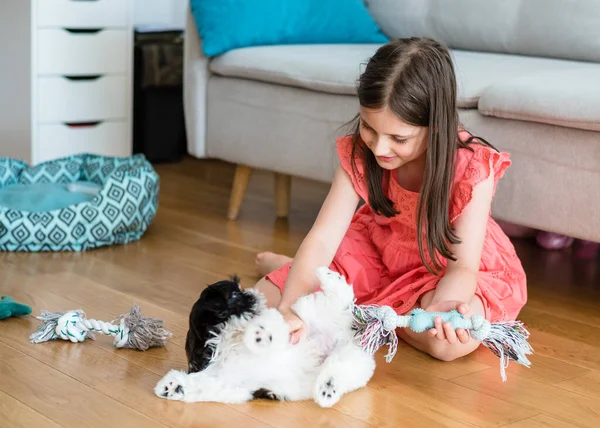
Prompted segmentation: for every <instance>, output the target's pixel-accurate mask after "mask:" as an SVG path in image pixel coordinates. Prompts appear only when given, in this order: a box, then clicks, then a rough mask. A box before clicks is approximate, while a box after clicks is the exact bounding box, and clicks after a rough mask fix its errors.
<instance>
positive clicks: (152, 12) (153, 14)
mask: <svg viewBox="0 0 600 428" xmlns="http://www.w3.org/2000/svg"><path fill="white" fill-rule="evenodd" d="M188 1H189V0H135V25H136V26H161V27H176V28H181V29H183V28H184V27H185V10H186V7H187V4H188Z"/></svg>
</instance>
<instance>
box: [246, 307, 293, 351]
mask: <svg viewBox="0 0 600 428" xmlns="http://www.w3.org/2000/svg"><path fill="white" fill-rule="evenodd" d="M288 337H289V329H288V326H287V323H286V322H285V320H284V319H283V316H282V315H281V313H279V311H278V310H276V309H268V310H267V311H265V312H264V313H263V314H261V315H259V316H257V317H256V318H254V319H253V320H252V321H251V322H250V323H249V324H248V327H247V328H246V331H245V333H244V343H245V344H246V346H247V347H248V349H249V350H250V351H252V352H265V351H266V350H268V349H272V348H280V347H282V346H285V345H286V344H287V343H288Z"/></svg>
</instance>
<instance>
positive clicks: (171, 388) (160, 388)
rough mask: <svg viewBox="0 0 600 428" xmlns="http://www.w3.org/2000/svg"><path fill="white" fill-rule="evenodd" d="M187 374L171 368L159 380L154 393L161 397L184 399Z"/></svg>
mask: <svg viewBox="0 0 600 428" xmlns="http://www.w3.org/2000/svg"><path fill="white" fill-rule="evenodd" d="M186 376H187V375H186V374H185V373H184V372H182V371H179V370H171V371H170V372H169V373H167V374H166V375H165V376H164V377H163V378H162V379H161V380H159V381H158V383H157V384H156V387H155V388H154V393H155V394H156V395H157V396H158V397H160V398H166V399H167V400H178V401H183V398H184V394H185V390H184V384H185V378H186Z"/></svg>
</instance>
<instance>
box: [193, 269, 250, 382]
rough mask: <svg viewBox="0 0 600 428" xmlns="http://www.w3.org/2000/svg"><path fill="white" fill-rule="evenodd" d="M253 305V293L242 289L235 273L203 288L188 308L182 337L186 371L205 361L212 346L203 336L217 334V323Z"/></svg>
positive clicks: (243, 311)
mask: <svg viewBox="0 0 600 428" xmlns="http://www.w3.org/2000/svg"><path fill="white" fill-rule="evenodd" d="M255 307H256V297H255V296H254V294H252V293H250V292H248V291H244V290H242V289H241V287H240V284H239V278H238V277H235V276H234V277H233V278H231V280H228V281H219V282H216V283H214V284H211V285H209V286H208V287H207V288H205V289H204V290H203V291H202V293H200V297H199V298H198V300H197V301H196V303H195V304H194V306H193V307H192V311H191V312H190V318H189V323H190V324H189V330H188V333H187V337H186V341H185V351H186V354H187V359H188V373H194V372H199V371H201V370H204V369H205V368H206V366H207V365H208V362H209V360H210V358H211V356H212V353H213V350H212V349H211V348H210V347H207V346H206V340H207V339H209V338H210V337H212V336H213V334H219V331H220V327H221V326H220V324H223V323H225V322H227V321H229V320H230V319H231V318H233V317H241V316H243V315H245V314H248V313H251V312H253V311H254V310H255Z"/></svg>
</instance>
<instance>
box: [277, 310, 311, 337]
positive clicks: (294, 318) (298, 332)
mask: <svg viewBox="0 0 600 428" xmlns="http://www.w3.org/2000/svg"><path fill="white" fill-rule="evenodd" d="M278 310H279V312H280V313H281V315H283V319H284V320H285V321H286V322H287V323H288V325H289V326H290V343H291V344H292V345H295V344H297V343H298V342H300V340H302V339H304V337H306V334H307V333H308V332H307V327H306V325H305V324H304V322H303V321H302V320H301V319H300V317H298V315H296V314H295V313H294V311H292V310H291V309H282V308H278Z"/></svg>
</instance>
